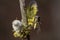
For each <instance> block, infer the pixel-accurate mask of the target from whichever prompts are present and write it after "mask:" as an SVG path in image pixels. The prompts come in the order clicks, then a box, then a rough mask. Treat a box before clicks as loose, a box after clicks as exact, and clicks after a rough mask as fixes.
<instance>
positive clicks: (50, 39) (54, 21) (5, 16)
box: [0, 0, 60, 40]
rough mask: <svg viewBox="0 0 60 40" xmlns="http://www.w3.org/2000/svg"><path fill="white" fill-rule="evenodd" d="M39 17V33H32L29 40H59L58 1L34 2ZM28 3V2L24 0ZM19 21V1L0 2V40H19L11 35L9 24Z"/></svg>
mask: <svg viewBox="0 0 60 40" xmlns="http://www.w3.org/2000/svg"><path fill="white" fill-rule="evenodd" d="M36 1H37V2H38V9H39V11H38V15H39V16H40V17H41V23H42V24H41V32H39V33H37V32H36V31H33V32H32V33H31V40H60V1H59V0H36ZM26 2H27V3H28V0H26ZM16 17H18V19H19V20H20V19H21V15H20V9H19V0H0V40H20V39H19V38H14V37H13V35H12V26H11V22H12V21H13V20H14V19H15V18H16Z"/></svg>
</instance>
